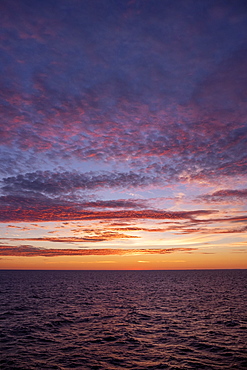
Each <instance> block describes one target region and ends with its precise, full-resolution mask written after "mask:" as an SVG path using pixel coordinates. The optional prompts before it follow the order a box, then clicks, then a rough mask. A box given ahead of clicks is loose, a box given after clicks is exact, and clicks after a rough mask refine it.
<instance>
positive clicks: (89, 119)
mask: <svg viewBox="0 0 247 370" xmlns="http://www.w3.org/2000/svg"><path fill="white" fill-rule="evenodd" d="M0 14H1V37H0V47H1V62H0V63H1V120H0V140H1V146H0V155H1V160H0V170H1V171H0V188H1V190H0V268H1V269H90V270H91V269H203V268H213V269H214V268H247V255H246V247H247V238H246V236H247V224H246V221H247V207H246V200H247V68H246V66H247V3H246V0H238V1H236V0H227V1H225V0H200V1H195V0H130V1H128V0H21V1H20V0H1V2H0Z"/></svg>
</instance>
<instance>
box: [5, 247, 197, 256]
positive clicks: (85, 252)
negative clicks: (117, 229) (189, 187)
mask: <svg viewBox="0 0 247 370" xmlns="http://www.w3.org/2000/svg"><path fill="white" fill-rule="evenodd" d="M196 250H197V248H167V249H103V248H102V249H45V248H35V247H33V246H31V245H20V246H19V247H14V246H11V245H0V256H19V257H39V256H44V257H58V256H109V255H120V256H123V255H136V254H138V255H139V254H140V255H143V254H145V255H149V254H168V253H176V252H191V251H196Z"/></svg>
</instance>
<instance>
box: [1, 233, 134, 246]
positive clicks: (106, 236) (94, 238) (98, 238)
mask: <svg viewBox="0 0 247 370" xmlns="http://www.w3.org/2000/svg"><path fill="white" fill-rule="evenodd" d="M131 238H138V236H132V235H126V234H120V233H118V232H114V231H98V232H95V234H94V235H87V236H84V237H72V236H69V237H48V236H44V237H39V238H1V240H4V239H5V240H6V239H11V240H19V241H20V240H23V241H24V240H25V241H45V242H54V243H86V242H103V241H109V240H115V239H131Z"/></svg>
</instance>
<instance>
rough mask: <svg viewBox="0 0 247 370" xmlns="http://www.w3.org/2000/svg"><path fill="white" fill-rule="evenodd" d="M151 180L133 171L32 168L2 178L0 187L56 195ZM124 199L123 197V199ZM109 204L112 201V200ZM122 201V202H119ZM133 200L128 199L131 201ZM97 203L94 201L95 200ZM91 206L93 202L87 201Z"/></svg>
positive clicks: (128, 186)
mask: <svg viewBox="0 0 247 370" xmlns="http://www.w3.org/2000/svg"><path fill="white" fill-rule="evenodd" d="M154 181H155V180H154V179H152V178H151V177H149V176H145V175H142V174H139V173H134V172H128V173H124V172H107V171H102V172H98V173H97V172H86V173H79V172H76V171H74V172H68V171H67V172H57V173H56V172H51V171H36V172H30V173H26V174H24V175H22V174H20V175H18V176H11V177H5V178H3V180H2V191H4V192H7V193H11V192H14V193H18V192H25V191H29V192H35V193H36V192H37V193H44V194H48V195H59V194H63V193H65V194H66V193H69V192H73V191H76V190H95V189H99V188H125V187H127V188H131V187H142V186H147V185H149V184H151V183H153V182H154ZM125 202H127V201H125ZM112 204H113V203H112ZM122 204H124V202H122ZM133 204H134V202H133V203H132V205H133ZM95 205H96V206H97V204H96V203H95ZM91 206H93V204H92V205H91Z"/></svg>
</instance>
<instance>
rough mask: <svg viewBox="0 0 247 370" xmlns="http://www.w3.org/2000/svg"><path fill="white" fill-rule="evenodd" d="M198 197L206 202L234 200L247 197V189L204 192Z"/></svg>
mask: <svg viewBox="0 0 247 370" xmlns="http://www.w3.org/2000/svg"><path fill="white" fill-rule="evenodd" d="M198 199H201V200H204V201H206V202H208V201H210V202H232V201H234V200H245V199H247V189H222V190H217V191H215V192H213V193H211V194H204V195H201V196H200V197H198Z"/></svg>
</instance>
